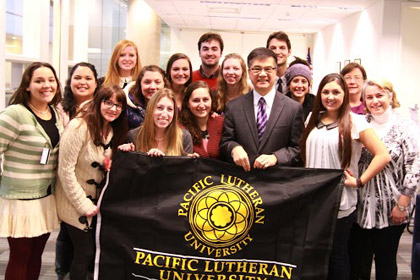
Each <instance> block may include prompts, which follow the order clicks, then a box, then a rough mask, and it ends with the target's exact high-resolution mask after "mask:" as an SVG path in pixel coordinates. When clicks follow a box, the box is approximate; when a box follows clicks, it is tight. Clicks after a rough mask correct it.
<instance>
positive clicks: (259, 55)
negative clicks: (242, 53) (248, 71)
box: [247, 48, 277, 68]
mask: <svg viewBox="0 0 420 280" xmlns="http://www.w3.org/2000/svg"><path fill="white" fill-rule="evenodd" d="M269 57H272V58H273V59H274V63H276V62H277V56H276V54H275V53H274V52H273V51H272V50H270V49H267V48H256V49H253V50H252V51H251V52H250V53H249V55H248V58H247V63H248V68H249V67H251V63H252V61H253V60H254V59H265V58H269Z"/></svg>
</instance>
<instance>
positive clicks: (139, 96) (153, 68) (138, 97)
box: [129, 65, 167, 108]
mask: <svg viewBox="0 0 420 280" xmlns="http://www.w3.org/2000/svg"><path fill="white" fill-rule="evenodd" d="M146 72H158V73H160V74H161V75H162V81H163V87H166V86H167V82H166V78H165V71H163V69H162V68H160V67H159V66H157V65H147V66H144V67H143V68H142V69H141V71H140V74H139V76H138V77H137V79H136V83H135V84H134V86H132V87H131V88H130V91H129V93H130V95H131V96H132V97H133V98H134V101H135V102H136V103H137V104H139V105H140V106H141V107H143V108H146V103H147V102H146V98H145V97H144V95H143V92H142V89H141V80H143V77H144V75H145V74H146Z"/></svg>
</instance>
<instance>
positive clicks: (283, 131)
mask: <svg viewBox="0 0 420 280" xmlns="http://www.w3.org/2000/svg"><path fill="white" fill-rule="evenodd" d="M276 62H277V57H276V55H275V53H274V52H273V51H271V50H269V49H267V48H257V49H254V50H253V51H252V52H251V53H250V54H249V55H248V72H249V77H250V79H251V82H252V84H253V86H254V90H252V91H250V92H248V93H247V94H245V95H243V96H241V97H238V98H236V99H235V100H233V101H231V102H229V103H228V104H227V107H226V111H225V122H224V127H223V136H222V140H221V142H220V149H221V153H222V154H223V155H224V156H225V157H226V158H228V159H230V160H233V162H234V163H235V164H236V165H239V166H242V167H243V169H244V170H245V171H249V170H251V166H252V167H253V168H258V169H266V168H268V167H270V166H274V165H276V164H277V165H283V166H284V165H286V166H291V165H296V164H297V163H298V162H299V160H300V158H299V157H300V149H299V140H300V135H301V133H302V129H303V121H304V120H303V110H302V106H301V105H300V104H299V103H298V102H296V101H294V100H292V99H291V98H288V97H287V96H285V95H283V94H281V93H279V92H278V91H276V89H275V87H274V84H275V82H276V70H277V63H276Z"/></svg>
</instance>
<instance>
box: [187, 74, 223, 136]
mask: <svg viewBox="0 0 420 280" xmlns="http://www.w3.org/2000/svg"><path fill="white" fill-rule="evenodd" d="M199 88H205V89H207V91H208V93H209V96H210V99H211V110H210V113H211V112H212V111H214V110H215V107H216V106H215V105H216V104H215V102H213V96H212V94H211V93H210V87H209V85H208V84H207V83H206V82H204V81H197V82H194V83H192V84H191V85H189V86H188V87H187V89H186V90H185V95H184V99H183V100H182V108H181V124H182V125H183V126H184V127H185V128H186V129H187V130H188V131H189V132H190V133H191V137H192V139H193V143H194V144H201V142H202V141H203V137H202V135H201V130H200V127H199V126H198V124H197V119H196V117H195V116H194V114H193V113H192V112H191V109H190V108H189V106H188V103H189V100H190V97H191V95H192V93H193V92H194V90H196V89H199Z"/></svg>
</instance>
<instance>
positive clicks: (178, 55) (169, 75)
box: [166, 53, 193, 88]
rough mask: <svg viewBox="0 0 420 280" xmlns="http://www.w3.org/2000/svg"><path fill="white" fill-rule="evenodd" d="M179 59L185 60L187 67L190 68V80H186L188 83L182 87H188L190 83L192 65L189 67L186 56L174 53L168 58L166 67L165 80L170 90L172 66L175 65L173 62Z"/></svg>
mask: <svg viewBox="0 0 420 280" xmlns="http://www.w3.org/2000/svg"><path fill="white" fill-rule="evenodd" d="M180 59H185V60H186V61H187V62H188V66H189V67H190V78H189V79H188V81H187V82H186V83H185V85H184V86H185V87H188V86H189V85H190V84H191V82H192V78H193V70H192V65H191V60H190V58H189V57H188V56H187V55H186V54H183V53H175V54H173V55H172V56H171V57H170V58H169V60H168V64H167V65H166V75H167V76H166V78H167V80H168V82H169V85H170V87H171V88H172V77H171V69H172V65H173V64H174V63H175V61H177V60H180Z"/></svg>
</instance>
